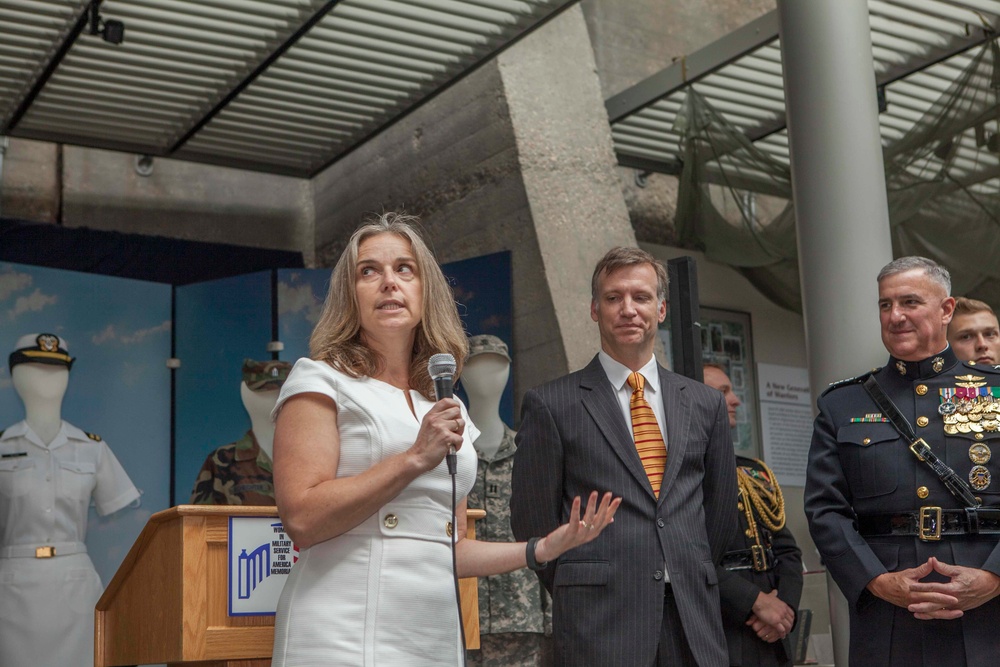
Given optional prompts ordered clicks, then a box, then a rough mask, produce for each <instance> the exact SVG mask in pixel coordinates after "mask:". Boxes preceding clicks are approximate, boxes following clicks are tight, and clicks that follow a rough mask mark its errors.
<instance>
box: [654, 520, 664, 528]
mask: <svg viewBox="0 0 1000 667" xmlns="http://www.w3.org/2000/svg"><path fill="white" fill-rule="evenodd" d="M656 525H657V526H659V527H660V528H663V526H664V525H666V524H665V522H664V521H663V519H657V520H656Z"/></svg>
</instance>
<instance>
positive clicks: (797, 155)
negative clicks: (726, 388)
mask: <svg viewBox="0 0 1000 667" xmlns="http://www.w3.org/2000/svg"><path fill="white" fill-rule="evenodd" d="M778 12H779V30H780V35H781V58H782V66H783V71H784V79H785V105H786V112H787V116H788V131H789V143H790V147H791V164H792V191H793V196H794V201H795V213H796V223H797V226H798V251H799V272H800V275H801V282H802V301H803V311H804V316H805V329H806V346H807V351H808V356H809V376H810V382H811V385H812V391H813V395H814V397H815V396H818V395H819V394H820V393H821V392H822V390H823V389H824V388H825V387H826V385H827V384H829V383H830V382H833V381H835V380H837V379H840V378H844V377H849V376H852V375H857V374H859V373H861V372H863V371H865V370H867V369H869V368H871V367H872V366H874V365H878V364H881V363H883V362H884V360H885V356H886V351H885V349H884V348H883V347H882V344H881V341H880V335H879V323H878V310H877V307H876V303H877V298H878V290H877V285H876V282H875V276H876V275H877V273H878V271H879V269H881V268H882V266H884V265H885V264H886V263H888V262H889V261H890V260H892V244H891V240H890V235H889V213H888V206H887V203H886V193H885V172H884V168H883V164H882V145H881V142H880V136H879V125H878V104H877V101H876V91H875V71H874V65H873V62H872V43H871V33H870V27H869V23H868V3H866V2H864V1H863V0H809V1H808V2H802V1H801V0H778ZM831 591H836V595H834V594H833V593H831V618H832V619H833V625H834V627H833V631H834V652H835V655H836V659H837V665H840V666H844V665H847V648H848V639H849V635H848V623H847V608H846V601H845V600H844V598H843V596H842V595H840V594H839V591H837V589H836V587H835V586H832V585H831ZM838 598H839V599H838Z"/></svg>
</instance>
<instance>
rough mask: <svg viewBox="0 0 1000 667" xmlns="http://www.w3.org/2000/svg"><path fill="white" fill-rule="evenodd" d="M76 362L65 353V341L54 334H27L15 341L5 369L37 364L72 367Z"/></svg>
mask: <svg viewBox="0 0 1000 667" xmlns="http://www.w3.org/2000/svg"><path fill="white" fill-rule="evenodd" d="M74 361H76V359H74V358H73V357H71V356H69V352H67V351H66V341H64V340H63V339H62V338H60V337H59V336H57V335H55V334H50V333H41V334H28V335H26V336H21V337H20V338H18V339H17V345H16V346H15V348H14V351H13V352H11V353H10V358H9V359H8V360H7V367H8V368H11V369H12V368H14V366H16V365H18V364H26V363H38V364H52V365H55V366H65V367H66V368H67V369H69V368H72V367H73V362H74Z"/></svg>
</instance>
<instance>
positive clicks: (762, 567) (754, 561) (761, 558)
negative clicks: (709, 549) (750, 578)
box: [722, 546, 775, 572]
mask: <svg viewBox="0 0 1000 667" xmlns="http://www.w3.org/2000/svg"><path fill="white" fill-rule="evenodd" d="M774 564H775V560H774V552H773V551H771V549H770V548H762V547H758V546H754V547H753V548H751V549H739V550H737V551H727V552H726V553H725V555H724V556H723V557H722V567H723V568H725V569H727V570H733V571H736V570H754V571H755V572H767V571H768V570H770V569H771V568H773V567H774Z"/></svg>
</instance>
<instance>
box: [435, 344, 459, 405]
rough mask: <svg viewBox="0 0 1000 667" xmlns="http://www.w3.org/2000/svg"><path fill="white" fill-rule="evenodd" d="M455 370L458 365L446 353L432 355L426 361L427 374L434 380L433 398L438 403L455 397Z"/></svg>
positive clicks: (452, 357)
mask: <svg viewBox="0 0 1000 667" xmlns="http://www.w3.org/2000/svg"><path fill="white" fill-rule="evenodd" d="M456 370H458V364H456V363H455V357H454V356H452V355H450V354H448V353H447V352H442V353H441V354H432V355H431V358H430V359H428V360H427V374H428V375H430V376H431V379H432V380H434V398H436V399H437V400H439V401H440V400H441V399H442V398H451V397H452V396H454V395H455V392H454V389H455V371H456Z"/></svg>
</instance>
